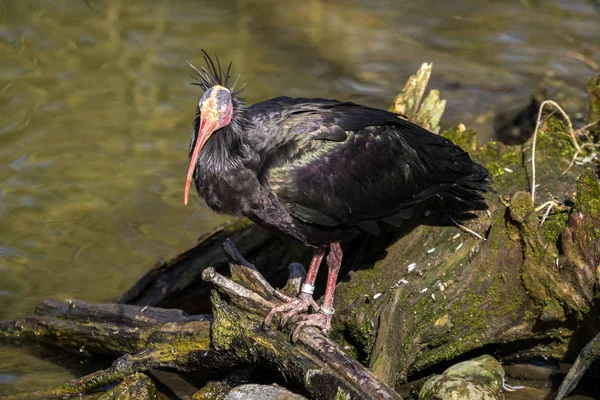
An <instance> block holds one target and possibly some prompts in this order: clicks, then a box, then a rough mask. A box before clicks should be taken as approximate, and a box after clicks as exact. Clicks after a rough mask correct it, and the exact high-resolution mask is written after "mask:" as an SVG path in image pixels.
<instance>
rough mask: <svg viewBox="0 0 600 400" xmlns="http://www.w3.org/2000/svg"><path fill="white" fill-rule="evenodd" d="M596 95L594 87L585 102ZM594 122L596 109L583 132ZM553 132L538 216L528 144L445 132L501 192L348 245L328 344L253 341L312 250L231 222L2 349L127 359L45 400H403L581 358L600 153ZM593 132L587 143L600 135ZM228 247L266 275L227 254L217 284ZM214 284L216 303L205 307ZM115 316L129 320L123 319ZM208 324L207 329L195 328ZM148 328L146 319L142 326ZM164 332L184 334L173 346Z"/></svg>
mask: <svg viewBox="0 0 600 400" xmlns="http://www.w3.org/2000/svg"><path fill="white" fill-rule="evenodd" d="M425 68H427V66H425ZM420 76H422V77H428V72H427V71H426V70H425V71H424V72H423V71H422V72H421V74H420ZM422 85H423V82H418V84H414V83H411V82H410V81H409V85H408V86H407V89H406V90H405V92H406V93H409V92H410V93H412V92H414V93H416V94H417V95H418V96H419V97H421V96H423V92H424V91H423V90H421V87H422ZM594 90H596V91H594ZM598 91H600V87H598V85H597V81H592V83H590V99H591V100H592V102H593V101H595V100H594V99H597V98H598V97H599V95H598ZM594 96H595V97H594ZM427 98H428V99H430V100H428V101H426V102H424V103H423V104H422V105H421V106H420V107H417V106H415V105H414V104H412V103H410V104H407V106H406V107H405V108H404V110H405V111H406V113H407V114H408V117H409V118H411V119H414V120H417V121H419V123H421V124H424V125H427V126H429V127H430V129H432V130H436V129H437V121H439V116H440V115H441V113H440V112H439V109H440V107H442V108H443V105H444V104H443V101H441V100H440V99H439V97H438V96H437V94H436V93H433V94H430V95H429V96H427ZM401 101H402V99H401V98H399V99H396V101H395V103H394V107H398V106H399V105H398V103H399V102H401ZM595 115H596V107H595V106H594V105H593V104H592V105H591V106H590V118H593V116H595ZM546 117H547V118H546V119H545V120H544V121H543V123H542V124H541V126H540V129H539V132H538V135H537V142H536V157H535V163H536V170H537V175H536V183H537V184H539V187H537V190H536V192H537V197H536V199H537V203H534V201H533V199H532V197H531V194H530V193H531V186H530V185H531V160H530V158H531V155H532V154H531V148H532V142H531V140H530V141H528V142H526V143H525V144H524V145H519V146H506V145H503V144H501V143H498V142H490V143H487V144H485V145H479V144H478V143H477V137H476V134H475V132H473V131H470V130H466V129H464V127H462V126H461V127H458V128H456V129H451V130H448V131H446V132H443V133H442V134H443V135H444V136H446V137H448V138H450V139H451V140H453V141H454V142H455V143H457V144H458V145H460V146H461V147H463V148H464V149H465V150H467V151H468V152H469V153H470V154H471V156H472V157H473V158H474V159H475V160H476V161H478V162H480V163H481V164H483V165H485V166H486V167H487V168H488V169H489V171H490V173H491V174H492V176H493V178H494V188H495V190H496V191H497V193H494V194H490V195H489V196H488V207H489V208H488V210H476V211H474V212H472V213H470V214H467V215H462V218H460V221H457V220H456V218H455V219H451V218H448V213H449V212H448V210H446V209H443V208H441V207H438V206H440V204H430V205H428V208H427V209H424V210H423V212H422V213H420V214H419V215H415V217H414V219H413V220H412V221H410V222H409V223H407V224H406V225H405V226H403V227H402V228H401V229H400V230H390V231H384V232H382V234H381V235H380V236H379V237H371V236H370V237H359V238H357V239H355V240H354V241H352V242H349V243H346V244H345V245H344V254H345V261H344V265H343V267H342V272H341V274H340V279H339V283H338V285H337V290H336V299H335V304H334V306H335V308H336V310H337V313H336V315H335V317H334V327H333V332H332V336H331V337H332V340H330V339H327V338H325V337H323V336H321V335H320V334H319V333H318V332H316V331H314V330H313V329H307V330H306V331H305V332H304V333H303V334H302V335H301V338H300V341H299V342H300V343H299V344H298V345H293V344H291V343H290V342H289V336H288V335H287V334H285V333H281V332H279V331H263V330H261V329H260V328H259V326H260V322H261V321H262V318H264V312H265V311H266V310H267V309H268V308H269V307H271V306H272V304H274V302H276V301H277V300H276V298H275V297H277V296H275V295H279V296H282V295H283V294H279V292H275V291H274V290H273V289H272V287H271V285H270V284H269V283H267V281H268V282H271V284H273V285H274V286H277V287H281V286H283V285H284V284H285V282H286V278H287V277H288V265H289V264H291V263H293V262H295V261H300V262H308V261H309V260H310V253H311V250H310V249H308V248H306V247H304V246H302V245H300V244H298V243H296V242H293V241H292V240H289V239H286V238H282V237H280V236H277V235H275V234H273V233H271V232H268V231H266V230H264V229H262V228H260V227H258V226H256V225H253V224H252V223H250V222H249V221H247V220H245V219H234V220H232V221H231V222H230V223H228V224H226V225H224V226H222V227H220V228H218V229H216V230H215V231H213V232H210V233H209V234H207V235H205V236H203V237H202V238H201V239H200V241H199V244H198V245H197V246H196V247H194V248H193V249H191V250H189V251H187V252H185V253H183V254H182V255H180V256H178V257H177V258H175V259H174V260H171V261H169V262H165V263H160V264H158V265H157V266H155V268H153V269H152V270H151V271H149V272H148V274H146V276H144V277H143V278H142V279H141V280H140V281H139V282H137V283H136V284H135V285H134V286H133V287H132V288H131V289H130V290H129V291H127V293H125V294H124V295H123V296H121V298H120V299H119V303H120V305H104V306H98V305H84V304H83V303H77V302H72V303H71V304H75V306H74V307H73V306H72V305H71V306H66V305H63V304H62V303H52V302H47V303H45V305H44V306H43V307H40V308H39V309H38V312H39V313H41V314H42V316H40V317H34V318H31V319H27V318H26V319H20V320H17V321H10V322H4V323H3V325H0V337H1V336H4V337H8V338H11V339H16V338H17V337H18V339H19V340H22V339H23V338H24V337H25V338H28V339H30V340H33V341H42V342H52V343H56V344H58V345H59V346H62V347H65V348H69V349H71V350H77V351H80V350H81V351H83V353H84V354H85V352H88V353H89V354H92V355H93V354H110V355H114V356H119V355H120V356H121V357H120V358H119V359H118V360H117V361H116V362H115V363H113V365H112V366H111V367H110V368H108V369H107V370H103V371H99V372H98V373H95V374H92V375H88V376H87V377H83V378H79V379H78V380H75V381H73V382H69V383H66V384H63V385H57V386H56V387H54V388H49V389H46V390H45V391H44V394H46V395H48V394H58V393H66V392H64V390H70V392H68V393H73V390H82V388H83V389H86V390H88V389H92V388H98V387H99V386H102V385H104V384H106V383H109V382H115V381H118V380H121V379H127V377H128V376H131V375H132V374H134V373H139V372H144V371H147V370H148V369H150V368H161V367H166V368H176V369H180V370H193V369H204V368H208V367H211V368H214V369H217V370H218V369H219V368H232V367H233V366H239V365H240V364H244V363H246V364H247V363H251V364H261V365H263V366H270V368H273V369H274V370H276V371H277V372H278V373H279V374H280V376H282V377H283V379H284V380H286V381H288V382H292V383H294V384H296V385H298V386H300V387H302V388H304V390H305V391H306V393H308V394H310V395H311V396H312V397H314V398H331V397H333V396H336V395H341V394H343V393H346V394H348V395H349V396H350V397H355V398H380V397H381V393H386V394H387V395H388V396H389V398H398V395H396V394H394V393H393V391H392V390H391V389H389V387H388V386H387V385H389V386H390V387H392V388H396V389H399V388H401V387H402V385H403V384H404V383H405V382H406V381H407V380H409V378H410V377H411V376H417V377H419V376H425V375H427V374H428V371H434V369H436V368H437V369H439V368H441V366H442V365H444V364H446V363H447V362H449V361H451V360H454V359H456V358H458V357H460V356H462V355H464V354H465V353H468V352H471V354H472V352H473V351H477V350H478V349H482V350H483V349H485V350H487V351H490V350H493V351H495V352H496V355H497V356H498V357H499V358H501V359H502V360H503V361H511V360H513V359H516V358H519V359H520V360H521V361H522V360H524V359H527V358H528V357H531V358H534V357H540V356H541V357H545V358H554V359H560V360H565V359H569V358H570V359H574V358H575V356H576V354H577V352H578V351H579V350H580V349H581V348H582V347H583V345H584V344H585V343H586V342H588V341H589V340H590V339H591V337H592V336H594V333H595V332H596V331H598V326H597V322H596V316H597V309H595V308H594V298H595V297H596V296H597V294H598V293H597V288H598V284H599V282H600V272H599V271H600V184H599V182H598V178H597V174H596V171H595V170H594V169H592V168H591V166H592V165H593V164H592V163H593V162H595V161H597V159H596V156H595V152H594V151H595V150H596V149H597V144H596V142H594V141H593V140H595V137H594V135H593V134H592V133H593V132H592V131H589V130H588V131H580V132H577V134H573V135H574V136H576V140H578V141H582V142H581V143H580V144H579V149H577V148H576V146H577V145H576V144H574V142H573V139H572V136H573V135H572V134H571V132H570V131H569V124H567V123H565V122H564V121H563V120H562V119H561V117H560V116H558V115H549V116H546ZM420 118H424V119H429V122H427V121H423V120H421V119H420ZM588 122H589V127H588V129H591V128H593V127H595V125H594V123H595V122H597V121H593V120H591V119H589V121H588ZM586 132H589V134H587V135H586ZM585 140H587V141H586V142H583V141H585ZM573 160H575V161H577V162H575V163H573V162H572V161H573ZM546 200H548V202H546ZM539 203H543V204H541V205H540V204H539ZM227 238H231V239H232V241H233V242H234V243H235V244H236V246H237V248H238V249H239V252H240V253H241V254H243V255H244V256H245V257H246V258H247V259H249V260H251V261H252V262H253V263H254V264H256V265H257V266H258V268H259V271H260V273H259V272H258V271H257V270H255V269H253V268H252V267H251V266H249V265H245V264H244V263H243V262H241V261H240V260H241V256H240V255H239V254H238V253H236V252H234V251H233V250H231V249H232V248H231V247H229V250H228V255H229V257H230V259H234V260H238V261H239V262H234V266H233V267H232V270H231V275H232V279H233V281H232V280H228V279H227V278H226V277H225V276H224V275H227V274H229V268H228V262H227V257H224V256H223V253H222V249H221V244H222V243H223V242H224V241H226V239H227ZM227 248H228V247H227V246H226V249H227ZM296 267H297V266H296ZM263 276H264V278H266V280H265V279H263ZM203 277H204V278H205V279H203ZM322 278H323V276H321V279H322ZM298 281H299V279H298V277H297V274H296V275H294V277H293V279H290V280H289V282H288V285H287V289H288V290H290V291H289V292H287V293H288V294H289V293H291V292H292V291H294V290H296V291H297V287H298ZM211 282H212V284H211ZM235 282H237V283H235ZM233 283H235V285H233V286H231V285H232V284H233ZM214 284H216V285H217V286H218V287H219V290H218V291H217V292H212V293H213V294H212V295H211V289H212V288H213V285H214ZM317 285H318V287H320V288H323V286H324V285H323V282H322V281H321V283H320V284H319V281H318V282H317ZM232 287H233V288H235V289H232ZM244 288H245V289H244ZM284 292H285V291H283V290H282V293H284ZM316 294H317V296H318V295H319V292H317V293H316ZM86 307H87V308H86ZM111 307H115V308H113V309H112V310H113V311H117V310H119V312H121V313H123V314H124V315H127V312H128V311H130V312H132V313H133V314H132V316H131V317H128V318H122V317H118V318H116V317H114V316H112V315H113V314H112V313H111ZM119 307H121V308H119ZM129 307H134V308H129ZM153 307H160V308H161V309H166V308H177V309H181V310H185V312H187V313H188V314H191V315H193V314H196V315H194V316H189V315H188V314H185V313H183V312H180V311H173V310H170V311H165V310H161V309H159V308H153ZM81 310H86V311H81ZM102 310H104V311H102ZM142 310H143V311H142ZM211 311H212V313H213V318H214V319H213V320H211V319H210V317H208V316H202V315H200V314H202V313H210V312H211ZM163 313H170V314H168V316H167V314H163ZM148 315H149V316H148ZM141 316H145V317H146V318H150V321H149V322H148V324H146V325H144V323H143V322H142V320H143V319H141ZM113 317H114V318H113ZM163 317H166V318H167V319H166V320H165V319H161V318H163ZM172 319H174V320H172ZM140 324H141V325H140ZM65 326H68V329H67V331H66V332H68V333H66V332H65V331H64V330H63V328H64V327H65ZM209 326H210V330H211V332H212V333H211V335H210V336H208V334H207V332H208V331H209ZM173 329H176V330H180V331H179V332H180V333H181V334H179V335H175V336H169V334H170V332H171V330H173ZM100 333H101V335H100V336H102V338H99V337H98V334H100ZM336 343H337V345H336ZM340 346H342V347H343V348H344V349H345V350H347V351H348V352H350V354H352V355H353V356H354V357H355V358H356V359H357V360H359V361H360V362H361V363H362V364H363V365H366V366H368V367H369V369H370V370H371V371H372V373H371V372H369V370H367V369H365V368H363V366H361V364H359V363H357V362H356V361H355V360H354V359H353V358H350V357H348V356H347V355H346V354H344V352H342V351H341V347H340ZM123 354H133V355H123ZM307 371H309V372H307ZM382 382H385V383H382ZM386 384H387V385H386ZM340 388H341V389H340ZM361 391H362V392H361ZM379 391H383V392H381V393H380V392H379ZM365 393H366V394H365ZM374 393H376V394H377V396H379V397H374V396H375V395H374Z"/></svg>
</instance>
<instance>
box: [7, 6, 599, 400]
mask: <svg viewBox="0 0 600 400" xmlns="http://www.w3.org/2000/svg"><path fill="white" fill-rule="evenodd" d="M599 17H600V13H599V11H598V10H597V9H595V8H594V6H593V2H590V1H574V2H566V1H547V2H544V1H542V2H539V1H526V0H522V1H521V2H517V1H512V2H509V1H494V2H491V1H457V0H451V1H447V2H443V3H440V2H438V1H433V0H427V1H422V2H412V1H391V0H385V1H379V2H371V1H368V0H354V1H319V0H308V1H304V2H280V1H275V0H271V1H260V2H259V1H242V0H238V1H235V0H232V1H226V0H222V1H218V2H215V1H208V0H203V1H191V0H190V1H184V0H179V1H142V0H134V1H131V0H122V1H118V0H115V1H93V0H89V1H66V0H65V1H58V0H57V1H50V0H48V1H44V0H38V1H20V0H14V1H9V0H0V319H8V318H14V317H17V316H24V315H28V314H32V312H33V309H34V307H35V304H36V303H37V302H39V301H40V300H42V299H45V298H55V299H68V298H77V299H82V300H86V301H92V302H99V301H110V300H111V299H113V298H115V297H116V296H118V295H119V294H120V293H121V292H123V291H124V290H126V289H127V288H128V287H129V286H130V285H131V284H133V283H134V282H135V281H136V279H137V278H138V277H139V276H140V275H141V274H143V273H144V272H145V271H146V270H147V269H148V268H149V267H151V266H152V265H153V264H154V263H155V261H156V260H157V259H158V258H161V257H162V258H169V257H172V256H174V255H176V254H178V253H179V252H181V251H183V250H186V249H187V248H189V247H191V246H193V245H194V243H195V239H196V237H197V236H198V235H199V234H200V233H202V232H204V231H206V230H208V229H209V228H210V227H212V226H214V225H216V224H218V223H220V222H222V221H224V220H225V218H226V217H223V216H217V215H214V214H212V213H211V212H210V211H209V210H207V208H206V207H205V206H204V205H203V204H202V203H201V201H200V200H199V199H197V196H195V195H194V196H192V201H191V205H188V206H187V207H185V206H184V205H183V186H184V179H185V174H186V170H187V147H188V138H189V130H190V127H191V124H192V120H193V113H194V107H195V105H196V104H197V100H198V96H199V93H198V89H197V88H196V87H194V86H191V85H189V82H190V78H189V77H188V73H189V72H190V71H189V69H188V67H187V66H186V65H185V62H184V61H185V60H189V61H191V62H193V63H200V60H201V57H200V56H199V55H200V49H202V48H204V49H207V50H208V51H209V52H211V53H214V52H217V53H218V54H219V56H220V58H221V59H222V60H231V61H233V62H234V71H235V72H236V73H237V72H243V75H242V81H247V82H248V85H247V89H246V97H247V99H248V100H249V101H250V102H254V101H259V100H262V99H267V98H270V97H273V96H276V95H282V94H287V95H291V96H318V97H328V98H332V97H334V98H339V99H345V100H352V101H356V102H361V103H366V104H369V105H372V106H377V107H387V105H388V104H389V103H390V102H391V99H392V98H393V96H394V95H395V94H396V92H397V91H398V90H399V88H401V87H402V86H403V84H404V82H405V80H406V78H407V77H408V75H410V74H411V73H413V72H414V71H415V70H416V69H417V68H418V67H419V65H420V64H421V63H422V62H424V61H432V62H433V63H434V76H433V86H435V87H438V88H441V89H442V95H443V96H444V97H446V98H448V99H449V103H448V109H447V113H446V117H445V119H444V121H443V124H444V125H445V126H448V125H451V124H454V123H457V122H460V121H462V122H465V123H466V124H467V125H469V126H476V127H481V128H482V129H483V132H484V133H487V134H488V135H489V132H486V131H485V124H484V123H483V122H482V118H481V116H482V115H485V113H486V112H489V111H490V110H492V109H493V108H494V107H499V106H503V105H508V104H511V103H512V102H514V101H515V99H526V98H527V97H528V96H529V94H530V93H531V91H532V90H533V88H534V87H535V86H536V85H537V84H538V82H539V81H540V80H541V79H542V78H543V76H544V75H545V73H546V72H547V71H548V70H549V69H552V70H554V71H555V72H556V74H557V75H559V76H560V77H562V78H564V79H566V80H567V81H568V82H569V83H570V85H571V86H572V87H573V88H575V89H577V90H580V91H581V93H583V88H584V85H585V82H586V80H587V78H588V77H589V76H592V75H593V68H594V65H593V63H592V64H591V65H590V61H585V60H584V61H582V60H581V59H578V58H581V57H579V56H573V52H577V54H583V55H587V56H591V57H592V61H594V60H595V62H596V63H597V62H600V60H599V59H598V56H597V54H598V53H599V50H598V46H599V45H600V29H598V19H599ZM569 52H571V53H569ZM594 57H595V58H594ZM68 377H70V373H69V372H68V371H66V370H63V369H62V368H60V367H58V366H56V365H54V364H51V363H49V362H47V361H43V360H40V359H38V358H34V357H32V356H30V355H25V354H23V353H21V352H20V351H18V350H15V349H13V348H7V347H0V393H6V392H12V391H16V390H26V389H32V388H35V387H39V386H42V385H44V384H49V383H52V382H56V381H58V380H62V379H67V378H68Z"/></svg>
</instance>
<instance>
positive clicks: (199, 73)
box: [186, 50, 246, 96]
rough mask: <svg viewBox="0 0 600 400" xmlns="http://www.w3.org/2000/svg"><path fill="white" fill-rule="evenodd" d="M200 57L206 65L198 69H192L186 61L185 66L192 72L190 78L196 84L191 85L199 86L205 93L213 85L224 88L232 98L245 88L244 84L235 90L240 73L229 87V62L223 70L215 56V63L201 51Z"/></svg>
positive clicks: (190, 64)
mask: <svg viewBox="0 0 600 400" xmlns="http://www.w3.org/2000/svg"><path fill="white" fill-rule="evenodd" d="M202 57H203V58H204V63H205V64H206V65H204V66H202V67H200V69H198V68H196V67H194V66H193V65H192V63H190V62H189V61H186V63H187V65H189V66H190V67H191V68H192V69H193V70H194V73H193V74H191V75H190V76H191V77H192V78H194V80H195V81H196V82H192V85H196V86H200V88H202V90H203V91H207V90H208V89H210V88H211V87H213V86H215V85H219V86H224V87H226V88H228V89H229V91H230V92H231V95H232V96H236V95H239V94H240V93H242V92H243V91H244V87H245V86H246V84H245V83H244V84H243V85H242V86H241V87H240V88H239V89H236V88H235V87H236V85H237V84H238V82H239V80H240V76H241V75H242V74H241V73H240V74H238V76H237V78H236V79H235V82H233V85H232V86H231V87H229V81H230V78H231V76H230V75H229V74H230V72H231V65H232V63H231V62H230V63H229V65H228V66H227V69H226V70H224V69H223V68H222V67H221V62H220V61H219V57H218V56H217V55H216V54H215V61H213V60H212V59H211V58H210V56H209V55H208V53H207V52H206V51H204V50H202Z"/></svg>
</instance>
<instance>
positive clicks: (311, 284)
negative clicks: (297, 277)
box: [264, 247, 327, 329]
mask: <svg viewBox="0 0 600 400" xmlns="http://www.w3.org/2000/svg"><path fill="white" fill-rule="evenodd" d="M326 250H327V248H325V247H318V248H316V249H315V252H314V254H313V258H312V260H311V262H310V266H309V267H308V273H307V274H306V279H305V280H304V284H303V285H302V289H301V291H300V294H298V297H297V298H295V299H293V300H292V301H290V302H287V303H283V304H281V305H279V306H277V307H273V308H272V309H271V311H269V313H268V314H267V316H266V317H265V322H264V327H265V329H266V328H268V327H269V326H270V325H271V321H272V320H273V317H274V316H275V314H278V313H282V312H285V313H286V314H285V315H284V316H283V317H282V318H281V324H282V325H285V324H286V323H287V321H288V320H289V319H290V318H291V317H293V316H294V315H296V314H299V313H301V312H305V311H308V309H309V308H310V307H313V308H314V310H315V311H316V310H318V309H319V306H318V305H317V303H315V300H314V299H313V296H312V292H313V291H314V288H315V280H316V279H317V272H319V266H320V265H321V261H322V260H323V257H324V256H325V251H326Z"/></svg>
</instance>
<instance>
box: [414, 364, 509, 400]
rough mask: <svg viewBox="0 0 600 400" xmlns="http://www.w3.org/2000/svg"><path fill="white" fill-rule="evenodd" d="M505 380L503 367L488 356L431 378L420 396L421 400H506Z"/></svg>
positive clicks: (454, 367)
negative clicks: (503, 390)
mask: <svg viewBox="0 0 600 400" xmlns="http://www.w3.org/2000/svg"><path fill="white" fill-rule="evenodd" d="M503 379H504V370H503V369H502V366H501V365H500V363H499V362H498V361H497V360H496V359H495V358H494V357H492V356H488V355H484V356H481V357H477V358H474V359H473V360H469V361H464V362H461V363H458V364H456V365H453V366H452V367H450V368H448V369H447V370H446V371H444V373H443V374H442V375H434V376H432V377H431V378H429V380H428V381H427V382H426V383H425V385H424V386H423V388H422V389H421V392H420V393H419V400H449V399H452V400H502V399H504V394H503V393H502V384H503Z"/></svg>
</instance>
